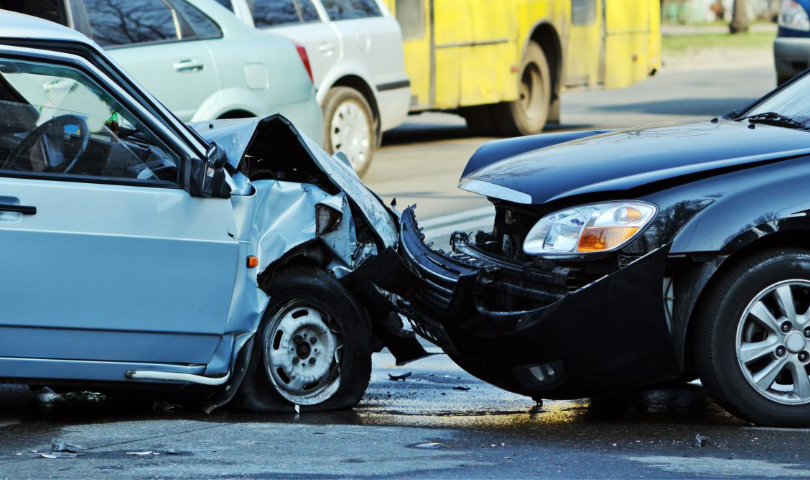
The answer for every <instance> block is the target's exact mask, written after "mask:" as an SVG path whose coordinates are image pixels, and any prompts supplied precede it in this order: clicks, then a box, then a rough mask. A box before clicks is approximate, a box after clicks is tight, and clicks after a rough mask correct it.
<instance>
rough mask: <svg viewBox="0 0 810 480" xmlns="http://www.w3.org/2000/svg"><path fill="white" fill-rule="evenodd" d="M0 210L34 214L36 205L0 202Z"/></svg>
mask: <svg viewBox="0 0 810 480" xmlns="http://www.w3.org/2000/svg"><path fill="white" fill-rule="evenodd" d="M0 212H14V213H22V214H23V215H36V214H37V207H30V206H28V205H3V204H0Z"/></svg>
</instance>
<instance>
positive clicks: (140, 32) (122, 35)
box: [84, 0, 182, 47]
mask: <svg viewBox="0 0 810 480" xmlns="http://www.w3.org/2000/svg"><path fill="white" fill-rule="evenodd" d="M84 4H85V7H86V11H87V16H88V20H89V21H90V30H91V32H92V34H93V40H95V41H96V43H98V44H99V45H101V46H103V47H115V46H122V45H132V44H136V43H154V42H166V41H172V40H180V39H181V38H182V34H181V32H180V31H179V29H178V22H177V21H176V19H175V15H174V12H173V11H172V9H171V8H169V5H168V4H167V3H166V2H164V1H163V0H84Z"/></svg>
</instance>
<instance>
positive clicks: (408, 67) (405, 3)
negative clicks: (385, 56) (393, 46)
mask: <svg viewBox="0 0 810 480" xmlns="http://www.w3.org/2000/svg"><path fill="white" fill-rule="evenodd" d="M433 1H434V0H388V1H387V3H388V4H389V6H390V7H391V10H393V12H394V15H395V16H396V18H397V21H398V22H399V26H400V28H402V40H403V48H404V50H405V71H406V72H407V73H408V78H409V79H410V80H411V110H412V111H413V110H425V109H427V108H430V107H431V106H432V104H433V99H432V95H431V92H432V86H431V79H432V78H433V71H434V69H435V62H434V59H433V48H432V45H433V25H432V22H431V20H432V13H431V12H432V9H433Z"/></svg>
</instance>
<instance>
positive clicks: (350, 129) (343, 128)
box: [329, 100, 371, 171]
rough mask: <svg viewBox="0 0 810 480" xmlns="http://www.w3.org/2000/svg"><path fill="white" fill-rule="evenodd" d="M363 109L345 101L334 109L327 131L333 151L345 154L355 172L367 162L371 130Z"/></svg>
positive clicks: (354, 103) (356, 104)
mask: <svg viewBox="0 0 810 480" xmlns="http://www.w3.org/2000/svg"><path fill="white" fill-rule="evenodd" d="M369 125H370V122H369V118H368V116H367V115H366V112H365V109H364V108H363V107H362V106H360V104H358V103H357V102H355V101H354V100H346V101H344V102H342V103H341V104H340V105H338V107H337V108H336V109H335V113H333V114H332V120H331V124H330V127H331V128H330V129H329V136H330V140H331V144H332V149H333V150H334V151H336V152H337V151H341V152H343V153H344V154H346V157H348V159H349V162H350V163H351V164H352V167H353V168H354V169H355V170H356V171H360V170H362V169H363V167H365V165H366V164H367V163H368V161H369V155H370V154H371V128H370V127H369Z"/></svg>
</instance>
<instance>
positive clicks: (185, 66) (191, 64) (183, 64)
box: [172, 58, 205, 72]
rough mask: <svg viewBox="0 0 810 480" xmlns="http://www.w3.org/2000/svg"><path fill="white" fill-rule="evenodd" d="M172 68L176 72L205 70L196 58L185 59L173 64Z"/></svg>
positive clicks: (203, 65)
mask: <svg viewBox="0 0 810 480" xmlns="http://www.w3.org/2000/svg"><path fill="white" fill-rule="evenodd" d="M172 67H174V69H175V70H177V71H178V72H199V71H200V70H202V69H203V68H205V64H204V63H203V62H201V61H199V60H197V59H196V58H187V59H185V60H178V61H176V62H174V63H173V64H172Z"/></svg>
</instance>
